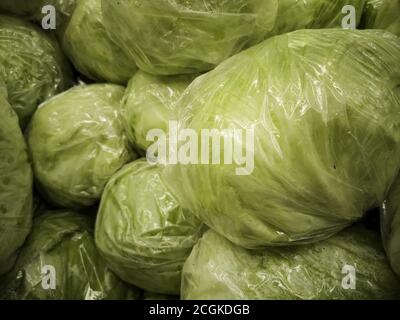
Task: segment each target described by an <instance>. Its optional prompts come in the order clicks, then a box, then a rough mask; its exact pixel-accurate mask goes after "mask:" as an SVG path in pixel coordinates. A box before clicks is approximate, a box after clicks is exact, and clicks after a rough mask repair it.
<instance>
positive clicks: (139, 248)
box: [95, 160, 203, 295]
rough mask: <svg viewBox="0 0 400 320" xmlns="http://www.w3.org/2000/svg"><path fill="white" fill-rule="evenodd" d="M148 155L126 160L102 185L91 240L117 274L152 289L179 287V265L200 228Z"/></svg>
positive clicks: (177, 289)
mask: <svg viewBox="0 0 400 320" xmlns="http://www.w3.org/2000/svg"><path fill="white" fill-rule="evenodd" d="M160 170H161V169H160V168H159V167H156V166H151V165H149V164H148V163H147V161H146V160H137V161H135V162H133V163H130V164H128V165H127V166H125V167H124V168H123V169H122V170H120V171H119V172H118V173H117V174H116V175H115V176H114V177H112V178H111V180H110V181H109V183H108V184H107V187H106V189H105V190H104V193H103V197H102V200H101V204H100V208H99V212H98V217H97V221H96V230H95V240H96V245H97V247H98V248H99V251H100V252H101V253H102V255H103V256H104V258H105V259H106V261H107V263H108V265H109V267H110V269H111V270H113V271H114V272H115V273H116V274H117V275H118V276H119V277H120V278H121V279H123V280H125V281H126V282H128V283H131V284H134V285H135V286H138V287H139V288H143V289H145V290H148V291H152V292H156V293H164V294H171V295H177V294H179V293H180V283H181V271H182V266H183V264H184V262H185V260H186V258H187V257H188V256H189V254H190V252H191V250H192V247H193V246H194V244H195V243H196V242H197V240H198V239H199V238H200V236H201V234H202V232H203V225H202V223H201V222H200V221H199V220H198V219H197V218H196V217H195V216H194V215H193V213H192V212H190V211H188V210H186V209H184V208H182V207H181V205H180V203H179V202H178V201H177V200H176V198H175V196H174V194H173V193H171V192H170V190H169V189H168V188H167V187H166V185H165V182H164V181H163V180H162V178H161V174H160Z"/></svg>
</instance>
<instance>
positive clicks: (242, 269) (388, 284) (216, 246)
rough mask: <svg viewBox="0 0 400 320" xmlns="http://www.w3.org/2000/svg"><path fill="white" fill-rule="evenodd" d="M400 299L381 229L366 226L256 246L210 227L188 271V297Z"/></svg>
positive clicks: (184, 296)
mask: <svg viewBox="0 0 400 320" xmlns="http://www.w3.org/2000/svg"><path fill="white" fill-rule="evenodd" d="M353 271H354V273H352V272H353ZM353 279H354V282H352V280H353ZM352 284H354V286H352ZM399 298H400V282H399V281H398V280H397V279H396V276H395V275H394V273H393V272H392V270H391V269H390V267H389V265H388V264H387V261H386V257H385V254H384V251H383V248H382V245H381V242H380V238H379V234H378V233H377V232H375V231H371V230H367V229H364V228H363V227H361V226H356V227H352V228H350V229H348V230H345V231H343V232H341V233H339V234H337V235H336V236H334V237H332V238H330V239H328V240H325V241H322V242H319V243H317V244H312V245H303V246H293V247H281V248H268V249H264V250H256V251H252V250H246V249H243V248H241V247H238V246H236V245H234V244H233V243H231V242H229V241H228V240H227V239H225V238H223V237H221V236H219V235H218V234H217V233H215V232H213V231H208V232H207V233H205V235H204V236H203V237H202V238H201V239H200V241H199V242H198V244H197V245H196V246H195V247H194V248H193V251H192V253H191V254H190V256H189V258H188V260H187V261H186V263H185V266H184V268H183V273H182V299H195V300H198V299H218V300H219V299H229V300H230V299H246V300H247V299H257V300H262V299H268V300H269V299H272V300H278V299H279V300H281V299H304V300H310V299H399Z"/></svg>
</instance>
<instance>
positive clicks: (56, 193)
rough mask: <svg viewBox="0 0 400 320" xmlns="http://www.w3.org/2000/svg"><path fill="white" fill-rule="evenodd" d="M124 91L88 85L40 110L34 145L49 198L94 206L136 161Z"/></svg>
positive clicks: (38, 171)
mask: <svg viewBox="0 0 400 320" xmlns="http://www.w3.org/2000/svg"><path fill="white" fill-rule="evenodd" d="M123 95H124V88H123V87H121V86H118V85H110V84H93V85H82V86H77V87H74V88H72V89H70V90H68V91H66V92H64V93H62V94H60V95H57V96H56V97H54V98H52V99H50V100H48V101H46V102H45V103H43V104H42V105H41V106H40V107H39V108H38V110H37V112H36V113H35V115H34V117H33V118H32V122H31V124H30V127H29V130H28V144H29V147H30V152H31V155H32V160H33V168H34V173H35V178H36V180H37V182H38V186H39V187H40V191H41V192H42V194H43V195H44V196H45V198H46V199H47V200H50V201H51V202H53V203H54V204H56V205H58V206H61V207H67V208H80V207H85V206H91V205H93V204H95V203H97V201H98V200H99V199H100V197H101V194H102V192H103V189H104V186H105V184H106V183H107V181H108V180H109V178H110V177H111V176H112V175H113V174H114V173H115V172H117V171H118V170H119V169H120V168H121V167H122V166H123V165H124V164H125V163H127V162H128V161H129V160H130V159H131V157H132V155H131V154H130V152H129V149H128V142H127V138H126V136H125V133H124V130H123V126H122V123H121V120H120V114H119V112H120V107H121V101H122V97H123Z"/></svg>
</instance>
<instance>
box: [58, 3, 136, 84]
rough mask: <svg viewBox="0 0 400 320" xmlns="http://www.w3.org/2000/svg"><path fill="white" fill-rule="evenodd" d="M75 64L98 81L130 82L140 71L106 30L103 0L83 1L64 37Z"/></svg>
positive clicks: (65, 46)
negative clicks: (102, 9)
mask: <svg viewBox="0 0 400 320" xmlns="http://www.w3.org/2000/svg"><path fill="white" fill-rule="evenodd" d="M63 47H64V49H65V51H66V52H67V54H68V56H69V57H70V58H71V60H72V61H73V63H74V65H75V67H76V68H77V69H78V70H79V71H80V72H81V73H82V74H84V75H85V76H87V77H89V78H90V79H93V80H97V81H107V82H112V83H120V84H126V83H127V82H128V81H129V79H130V78H131V77H132V75H134V74H135V72H136V71H137V67H136V65H135V63H133V62H131V61H130V60H129V58H128V57H127V56H126V55H125V54H124V52H123V51H122V50H121V49H120V48H119V47H118V46H117V45H116V44H114V42H113V41H112V40H111V39H110V38H109V36H108V35H107V33H106V30H105V27H104V23H103V16H102V12H101V0H85V1H79V2H78V4H77V7H76V9H75V11H74V14H73V16H72V19H71V21H70V22H69V24H68V27H67V30H66V32H65V34H64V38H63Z"/></svg>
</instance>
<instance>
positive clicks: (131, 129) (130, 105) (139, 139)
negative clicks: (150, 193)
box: [121, 71, 194, 150]
mask: <svg viewBox="0 0 400 320" xmlns="http://www.w3.org/2000/svg"><path fill="white" fill-rule="evenodd" d="M193 79H194V76H193V75H179V76H153V75H150V74H148V73H145V72H143V71H139V72H138V73H137V74H135V75H134V76H133V78H132V79H131V80H130V82H129V85H128V88H127V90H126V92H125V97H124V99H123V106H122V112H121V113H122V119H123V123H124V126H125V129H126V132H127V134H128V137H129V140H130V142H131V143H132V144H133V145H135V146H136V147H137V148H139V149H141V150H146V149H147V148H148V147H149V146H150V145H151V144H152V143H153V142H151V141H147V140H146V135H147V133H148V132H149V130H151V129H161V130H164V131H165V132H166V131H167V128H168V122H169V121H170V120H176V112H175V111H176V104H177V101H178V99H179V98H180V96H181V95H182V93H183V92H184V91H185V89H186V88H187V87H188V86H189V84H190V83H191V82H192V81H193Z"/></svg>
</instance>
